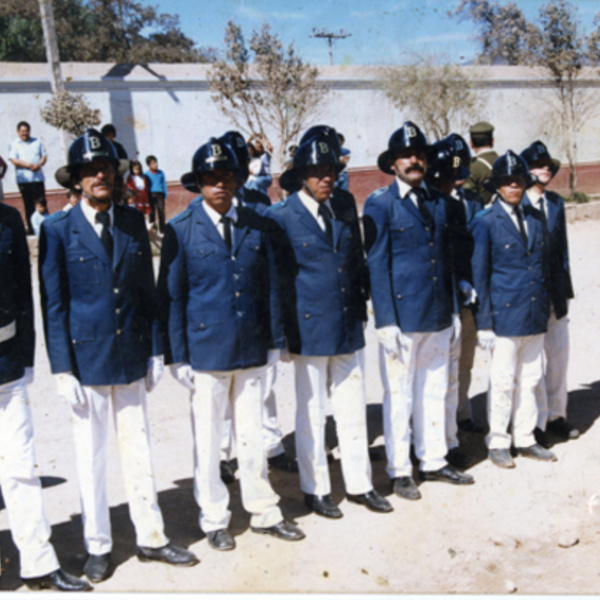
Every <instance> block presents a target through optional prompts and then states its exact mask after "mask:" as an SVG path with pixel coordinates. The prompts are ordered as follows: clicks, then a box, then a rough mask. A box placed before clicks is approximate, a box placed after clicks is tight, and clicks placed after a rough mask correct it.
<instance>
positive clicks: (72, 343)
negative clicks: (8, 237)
mask: <svg viewBox="0 0 600 600" xmlns="http://www.w3.org/2000/svg"><path fill="white" fill-rule="evenodd" d="M113 239H114V255H113V260H112V261H110V259H109V257H108V254H107V253H106V250H105V249H104V246H103V245H102V242H101V241H100V238H99V237H98V234H97V233H96V232H95V230H94V228H93V227H92V226H91V224H90V223H89V222H88V220H87V219H86V218H85V215H84V214H83V211H82V209H81V205H77V206H75V207H74V208H73V209H71V210H70V211H68V212H62V211H61V212H59V213H55V214H54V215H52V216H51V217H50V218H48V219H46V220H45V221H44V222H43V224H42V229H41V233H40V255H39V274H40V293H41V297H42V315H43V317H44V332H45V334H46V346H47V350H48V356H49V358H50V367H51V370H52V372H53V373H63V372H65V371H73V373H74V374H75V376H76V377H77V378H78V379H79V380H80V381H81V383H82V384H83V385H117V384H128V383H131V382H132V381H136V380H138V379H141V378H142V377H144V376H145V375H146V371H147V363H148V359H149V357H150V356H153V355H158V354H162V342H161V339H160V323H159V321H158V318H157V304H156V288H155V283H154V271H153V268H152V255H151V252H150V242H149V239H148V231H147V229H146V222H145V220H144V215H142V213H140V212H139V211H137V210H135V209H133V208H129V207H124V206H117V205H115V207H114V228H113Z"/></svg>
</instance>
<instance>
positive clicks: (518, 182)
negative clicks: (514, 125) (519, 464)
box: [471, 150, 556, 469]
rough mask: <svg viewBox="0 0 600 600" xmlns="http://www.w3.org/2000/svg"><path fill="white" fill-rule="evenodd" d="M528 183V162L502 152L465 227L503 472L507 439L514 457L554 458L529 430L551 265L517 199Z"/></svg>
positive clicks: (541, 229)
mask: <svg viewBox="0 0 600 600" xmlns="http://www.w3.org/2000/svg"><path fill="white" fill-rule="evenodd" d="M532 184H533V180H532V177H531V175H530V173H529V169H528V168H527V163H526V162H525V161H524V160H523V159H522V158H521V157H520V156H518V155H517V154H515V153H514V152H512V151H511V150H509V151H508V152H507V153H506V154H504V155H503V156H501V157H500V158H498V159H497V160H496V162H495V163H494V166H493V170H492V175H491V177H490V179H489V181H488V184H487V185H488V187H489V189H490V190H495V191H496V194H497V196H496V201H495V202H494V203H493V204H492V206H490V207H488V208H487V209H485V210H484V211H482V212H480V213H479V214H478V215H477V216H476V217H475V219H473V221H472V224H471V230H472V233H473V240H474V244H475V246H474V251H473V259H472V268H473V283H474V285H475V289H476V290H477V296H478V299H479V304H478V306H477V312H476V314H475V321H476V324H477V330H478V333H477V341H478V344H479V346H480V347H481V348H482V349H484V350H490V351H491V353H492V366H491V369H490V388H489V397H488V420H489V425H490V432H489V434H488V436H487V439H486V442H487V446H488V449H489V457H490V460H491V461H492V462H493V463H494V464H495V465H497V466H498V467H502V468H506V469H508V468H512V467H514V466H515V463H514V461H513V459H512V457H511V454H510V447H511V440H512V442H513V444H514V446H515V448H516V451H517V453H518V454H520V455H521V456H525V457H527V458H533V459H537V460H544V461H554V460H556V456H555V455H554V454H553V453H552V452H550V451H549V450H546V449H545V448H543V447H542V446H540V445H539V444H537V443H536V440H535V437H534V433H533V431H534V429H535V426H536V424H537V420H538V408H537V404H536V398H535V390H536V387H537V386H538V384H539V383H540V381H541V379H542V352H543V348H544V333H546V327H547V324H548V315H549V300H548V290H547V281H548V277H549V276H550V273H549V269H550V263H549V256H548V247H547V234H546V230H545V226H544V224H543V221H542V217H541V215H540V213H539V211H537V210H536V209H534V208H532V207H531V206H528V205H525V206H523V205H522V203H521V201H522V199H523V196H524V195H525V190H526V189H527V188H530V187H531V186H532ZM511 423H512V436H511V433H509V426H510V424H511Z"/></svg>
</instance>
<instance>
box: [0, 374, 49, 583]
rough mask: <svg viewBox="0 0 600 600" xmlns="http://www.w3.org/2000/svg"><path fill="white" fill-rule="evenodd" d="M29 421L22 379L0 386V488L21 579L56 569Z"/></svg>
mask: <svg viewBox="0 0 600 600" xmlns="http://www.w3.org/2000/svg"><path fill="white" fill-rule="evenodd" d="M35 464H36V460H35V451H34V448H33V418H32V415H31V405H30V403H29V397H28V395H27V386H26V385H25V379H24V378H21V379H17V380H15V381H10V382H8V383H4V384H2V385H0V485H1V486H2V495H3V496H4V503H5V504H6V510H7V512H8V521H9V523H10V531H11V534H12V538H13V540H14V542H15V546H16V547H17V548H18V550H19V556H20V559H21V577H26V578H31V577H42V576H43V575H48V573H51V572H52V571H56V569H59V568H60V565H59V564H58V560H57V558H56V554H55V552H54V548H53V547H52V544H50V541H49V540H50V533H51V532H50V525H49V524H48V521H47V519H46V516H45V515H44V509H43V507H42V486H41V484H40V480H39V478H38V477H37V475H36V474H35Z"/></svg>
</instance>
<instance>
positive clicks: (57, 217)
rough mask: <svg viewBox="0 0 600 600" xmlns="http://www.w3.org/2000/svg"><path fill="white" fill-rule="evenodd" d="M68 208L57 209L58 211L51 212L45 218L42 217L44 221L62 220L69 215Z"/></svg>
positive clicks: (49, 222)
mask: <svg viewBox="0 0 600 600" xmlns="http://www.w3.org/2000/svg"><path fill="white" fill-rule="evenodd" d="M70 212H71V211H70V210H59V211H58V212H55V213H52V214H51V215H50V216H49V217H48V218H47V219H44V223H48V225H50V224H51V223H55V222H56V221H62V220H63V219H66V218H67V217H68V216H69V213H70Z"/></svg>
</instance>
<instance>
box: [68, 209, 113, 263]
mask: <svg viewBox="0 0 600 600" xmlns="http://www.w3.org/2000/svg"><path fill="white" fill-rule="evenodd" d="M82 202H85V200H82ZM71 211H72V214H73V225H72V228H73V233H75V234H76V235H77V239H78V240H79V243H80V244H81V245H82V246H85V247H86V248H87V249H88V250H89V251H90V252H91V253H92V254H94V255H95V256H97V257H98V258H99V259H100V260H101V261H102V262H103V263H105V264H106V265H108V266H109V267H111V266H112V265H111V264H110V259H109V257H108V254H107V253H106V250H105V249H104V246H103V245H102V242H101V241H100V238H99V237H98V234H97V233H96V231H95V229H94V228H93V227H92V225H91V224H90V222H89V221H88V220H87V219H86V218H85V215H84V214H83V210H82V208H81V206H80V205H79V204H78V205H77V206H74V207H73V208H72V209H71Z"/></svg>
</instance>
